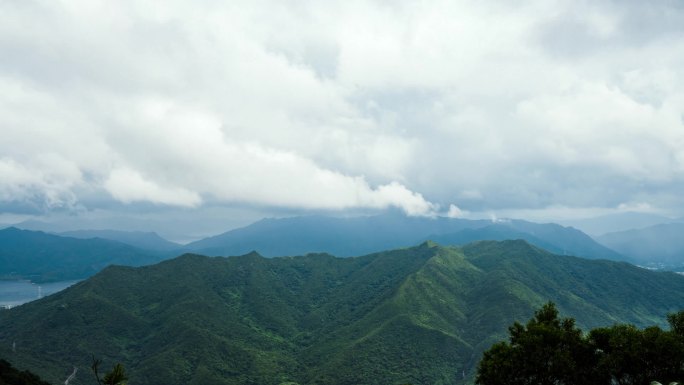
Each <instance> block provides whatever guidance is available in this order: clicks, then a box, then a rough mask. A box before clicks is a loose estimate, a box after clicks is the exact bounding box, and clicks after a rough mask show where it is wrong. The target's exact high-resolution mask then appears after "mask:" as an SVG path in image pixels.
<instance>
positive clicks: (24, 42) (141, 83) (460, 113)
mask: <svg viewBox="0 0 684 385" xmlns="http://www.w3.org/2000/svg"><path fill="white" fill-rule="evenodd" d="M683 26H684V9H683V8H682V7H681V6H678V5H677V3H676V2H671V1H656V2H646V3H644V2H613V1H607V0H606V1H596V2H573V1H524V2H503V1H488V2H477V1H431V2H414V1H399V2H392V3H391V4H384V3H382V2H374V1H344V2H342V1H340V2H335V1H330V2H306V1H305V2H297V3H295V4H290V3H288V4H285V3H279V2H272V1H248V2H241V1H233V2H228V3H225V2H213V1H200V2H187V1H167V2H163V3H157V2H152V1H118V2H107V1H53V2H44V1H6V2H2V3H0V52H2V53H3V55H2V56H3V60H0V132H1V135H2V140H0V201H1V202H2V203H3V205H2V207H3V210H4V211H5V212H12V211H16V212H24V211H31V210H34V211H35V212H45V211H50V210H57V209H59V210H65V209H66V210H83V209H86V210H92V209H97V208H106V207H109V206H116V205H119V204H124V205H126V204H136V203H151V204H153V205H157V206H159V207H165V206H178V207H188V208H197V207H199V206H203V205H207V204H211V205H233V206H241V205H242V206H244V205H252V206H260V207H274V208H278V207H285V208H294V209H302V210H312V209H313V210H319V209H324V210H345V209H358V208H361V209H363V208H367V209H382V208H387V207H397V208H400V209H402V210H404V211H405V212H407V213H409V214H411V215H430V214H434V213H435V212H438V211H439V212H442V213H445V214H448V215H451V216H461V215H464V213H467V212H468V211H471V212H472V211H488V210H491V211H502V210H503V211H505V210H547V209H549V210H556V211H557V210H558V208H559V207H561V208H571V209H572V208H577V209H586V208H603V209H605V208H615V209H620V207H648V210H654V211H662V212H667V213H670V214H671V215H684V212H683V211H682V209H681V208H682V207H684V205H683V204H684V198H683V197H682V194H681V191H682V187H684V184H683V182H684V87H683V86H684V84H683V81H682V71H683V70H682V68H684V27H683ZM452 205H453V206H452Z"/></svg>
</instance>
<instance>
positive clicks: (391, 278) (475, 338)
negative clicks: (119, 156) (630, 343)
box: [0, 241, 684, 385]
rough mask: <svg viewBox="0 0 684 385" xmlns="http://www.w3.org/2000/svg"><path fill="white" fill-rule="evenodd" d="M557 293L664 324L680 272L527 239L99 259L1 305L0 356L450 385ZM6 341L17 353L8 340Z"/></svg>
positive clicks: (589, 313) (683, 301)
mask: <svg viewBox="0 0 684 385" xmlns="http://www.w3.org/2000/svg"><path fill="white" fill-rule="evenodd" d="M549 300H551V301H554V302H555V303H557V304H558V307H559V309H560V310H561V313H562V314H563V315H564V316H571V317H575V318H576V319H577V321H578V323H579V325H580V326H581V327H585V328H588V327H596V326H600V325H611V324H613V323H615V322H628V323H633V324H636V325H638V326H645V325H652V324H659V325H662V324H664V322H665V315H666V314H667V313H668V312H672V311H675V310H679V309H681V308H684V277H682V276H680V275H677V274H674V273H657V272H651V271H648V270H645V269H641V268H638V267H635V266H632V265H629V264H626V263H621V262H611V261H605V260H587V259H581V258H576V257H570V256H558V255H553V254H550V253H548V252H546V251H544V250H541V249H539V248H536V247H534V246H531V245H529V244H528V243H526V242H524V241H504V242H492V241H485V242H476V243H473V244H469V245H466V246H464V247H460V248H459V247H441V246H437V245H435V244H433V243H423V244H421V245H420V246H416V247H411V248H406V249H399V250H393V251H387V252H381V253H376V254H371V255H367V256H363V257H353V258H336V257H333V256H330V255H326V254H311V255H307V256H300V257H282V258H270V259H269V258H264V257H261V256H259V255H258V254H256V253H251V254H247V255H244V256H240V257H230V258H209V257H204V256H199V255H190V254H188V255H184V256H182V257H179V258H175V259H172V260H168V261H164V262H162V263H159V264H156V265H152V266H146V267H139V268H132V267H121V266H115V267H109V268H107V269H105V270H104V271H102V272H100V273H99V274H97V275H95V276H94V277H92V278H90V279H88V280H86V281H83V282H81V283H78V284H76V285H74V286H72V287H71V288H69V289H66V290H64V291H63V292H60V293H57V294H55V295H52V296H50V297H47V298H44V299H42V300H38V301H34V302H31V303H28V304H25V305H23V306H20V307H18V308H14V309H12V310H7V311H0V324H2V328H0V356H3V357H7V358H8V359H9V360H10V361H11V362H12V363H13V364H15V365H16V366H18V367H20V368H26V367H29V368H31V369H32V370H33V371H35V372H36V373H38V374H39V375H41V376H42V377H44V378H45V379H47V380H49V381H51V382H52V383H61V382H63V380H64V379H65V378H66V377H67V376H68V375H69V373H71V371H72V370H73V366H77V367H79V368H81V371H79V376H77V379H76V381H74V382H72V383H73V384H74V385H78V384H85V383H88V381H89V380H90V378H89V377H88V375H87V374H83V376H81V374H80V373H87V368H88V366H89V364H90V359H91V355H92V354H95V355H96V356H99V357H103V358H104V359H105V363H106V364H107V365H111V364H113V363H115V362H118V361H121V362H122V363H123V364H124V365H125V366H126V368H127V369H128V371H129V373H130V381H131V383H138V384H148V385H162V384H163V385H176V384H178V385H180V384H183V385H186V384H198V385H199V384H202V385H206V384H264V385H270V384H273V385H277V384H283V383H287V384H349V385H352V384H354V385H356V384H368V383H375V384H399V383H409V382H410V383H414V384H428V383H439V384H457V383H463V381H464V376H465V380H468V379H472V377H471V376H472V374H473V370H474V366H475V365H476V363H477V361H478V360H479V356H480V353H481V352H482V351H483V349H486V348H488V347H489V346H490V345H491V344H492V343H493V342H495V341H498V340H500V339H501V338H504V336H505V334H506V331H507V327H508V326H509V325H510V324H511V323H512V322H513V321H514V320H525V319H528V318H529V317H530V316H531V314H532V312H533V310H534V309H535V308H537V307H538V306H540V305H541V304H543V303H545V302H546V301H549ZM13 343H16V345H15V346H16V349H15V351H12V348H11V347H12V344H13Z"/></svg>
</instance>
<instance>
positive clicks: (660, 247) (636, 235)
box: [596, 223, 684, 268]
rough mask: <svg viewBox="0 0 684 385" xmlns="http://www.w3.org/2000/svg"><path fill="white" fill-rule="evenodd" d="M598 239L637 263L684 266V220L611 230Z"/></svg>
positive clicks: (670, 266) (656, 265)
mask: <svg viewBox="0 0 684 385" xmlns="http://www.w3.org/2000/svg"><path fill="white" fill-rule="evenodd" d="M596 240H597V241H599V242H600V243H602V244H604V245H606V246H607V247H610V248H612V249H614V250H617V251H619V252H620V253H621V254H623V255H625V256H627V257H629V258H631V259H632V260H633V261H635V262H636V263H641V264H652V266H654V267H658V265H663V266H662V267H669V268H675V267H678V268H681V267H683V266H684V223H668V224H659V225H656V226H651V227H646V228H643V229H634V230H628V231H621V232H615V233H609V234H604V235H602V236H600V237H597V238H596Z"/></svg>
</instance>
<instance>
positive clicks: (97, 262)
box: [0, 227, 162, 282]
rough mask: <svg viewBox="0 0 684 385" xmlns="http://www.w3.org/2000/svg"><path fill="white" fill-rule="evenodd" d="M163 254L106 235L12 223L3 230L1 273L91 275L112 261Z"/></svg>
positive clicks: (43, 277) (137, 261)
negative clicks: (56, 231) (81, 234)
mask: <svg viewBox="0 0 684 385" xmlns="http://www.w3.org/2000/svg"><path fill="white" fill-rule="evenodd" d="M161 259H162V258H161V257H159V256H156V255H152V254H151V253H149V252H146V251H144V250H141V249H138V248H135V247H132V246H129V245H126V244H123V243H121V242H116V241H110V240H106V239H100V238H95V239H76V238H70V237H61V236H58V235H53V234H46V233H43V232H41V231H29V230H20V229H17V228H15V227H9V228H6V229H3V230H0V276H3V277H10V276H12V277H18V278H19V277H20V278H27V279H31V280H33V281H36V282H39V281H61V280H70V279H80V278H86V277H89V276H91V275H93V274H95V273H97V272H98V271H100V270H102V269H103V268H104V267H106V266H108V265H111V264H119V265H131V266H140V265H145V264H150V263H155V262H159V261H160V260H161Z"/></svg>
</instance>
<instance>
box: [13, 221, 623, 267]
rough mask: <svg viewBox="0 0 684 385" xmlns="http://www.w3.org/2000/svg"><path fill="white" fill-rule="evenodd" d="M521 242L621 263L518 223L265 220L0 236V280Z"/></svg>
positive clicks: (584, 239)
mask: <svg viewBox="0 0 684 385" xmlns="http://www.w3.org/2000/svg"><path fill="white" fill-rule="evenodd" d="M507 239H508V240H513V239H524V240H526V241H528V242H529V243H531V244H533V245H536V246H538V247H541V248H544V249H547V250H549V251H552V252H554V253H557V254H564V255H575V256H580V257H586V258H596V259H611V260H624V259H625V257H623V256H621V255H620V254H618V253H616V252H614V251H613V250H611V249H609V248H607V247H605V246H602V245H600V244H599V243H597V242H596V241H594V240H593V239H592V238H591V237H589V236H588V235H586V234H584V233H582V232H581V231H579V230H577V229H574V228H572V227H564V226H560V225H557V224H553V223H546V224H538V223H532V222H527V221H521V220H500V221H497V222H492V221H489V220H466V219H454V218H445V217H437V218H422V217H406V216H404V215H392V214H390V215H379V216H370V217H353V218H335V217H324V216H308V217H294V218H282V219H264V220H261V221H258V222H256V223H254V224H252V225H249V226H246V227H243V228H239V229H235V230H231V231H228V232H226V233H223V234H220V235H217V236H213V237H209V238H205V239H203V240H200V241H197V242H193V243H190V244H188V245H184V246H182V245H179V244H176V243H173V242H170V241H167V240H165V239H163V238H161V237H160V236H159V235H157V234H156V233H152V232H125V231H114V230H81V231H69V232H62V233H58V234H48V233H43V232H39V231H27V230H19V229H16V228H8V229H4V230H0V258H5V259H4V261H6V262H5V263H4V264H3V265H2V266H1V267H0V276H7V275H13V276H14V277H20V278H29V279H32V280H34V281H46V280H68V279H80V278H85V277H88V276H90V275H92V274H94V273H96V272H97V271H99V270H100V269H102V268H104V267H105V266H107V265H108V264H122V265H131V266H139V265H144V264H149V263H154V262H158V261H160V260H162V259H167V258H171V257H174V256H177V255H180V254H183V253H186V252H192V253H197V254H202V255H215V256H226V255H241V254H246V253H249V252H251V251H257V252H259V253H260V254H261V255H263V256H267V257H275V256H287V255H304V254H307V253H315V252H325V253H330V254H334V255H337V256H342V257H348V256H354V255H363V254H369V253H373V252H378V251H382V250H388V249H395V248H399V247H407V246H410V245H414V244H417V243H420V242H424V241H426V240H435V241H438V242H439V243H441V244H445V245H463V244H466V243H470V242H473V241H478V240H507Z"/></svg>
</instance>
